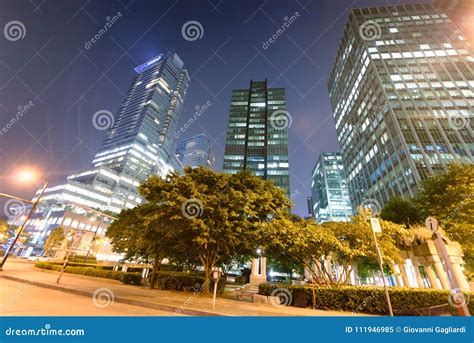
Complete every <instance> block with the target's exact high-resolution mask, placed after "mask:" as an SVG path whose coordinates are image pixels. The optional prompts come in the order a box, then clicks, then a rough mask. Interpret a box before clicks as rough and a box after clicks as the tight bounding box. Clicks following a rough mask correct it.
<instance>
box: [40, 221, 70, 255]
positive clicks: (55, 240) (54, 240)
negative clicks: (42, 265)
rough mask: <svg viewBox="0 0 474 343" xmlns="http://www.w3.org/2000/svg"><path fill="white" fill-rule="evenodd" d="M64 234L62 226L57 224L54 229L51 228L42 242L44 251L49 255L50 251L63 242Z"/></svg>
mask: <svg viewBox="0 0 474 343" xmlns="http://www.w3.org/2000/svg"><path fill="white" fill-rule="evenodd" d="M65 238H66V236H65V235H64V228H62V227H61V226H58V227H57V228H56V229H54V230H53V232H51V233H50V234H49V236H48V238H47V239H46V242H45V243H44V251H45V253H46V255H50V254H51V252H52V251H53V250H54V249H55V248H56V247H58V246H61V244H62V243H63V242H64V239H65Z"/></svg>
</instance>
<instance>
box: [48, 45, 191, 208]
mask: <svg viewBox="0 0 474 343" xmlns="http://www.w3.org/2000/svg"><path fill="white" fill-rule="evenodd" d="M135 72H136V73H137V75H136V76H135V78H134V79H133V81H132V84H131V86H130V88H129V90H128V93H127V96H126V97H125V99H124V100H123V102H122V104H121V106H120V108H119V110H118V112H117V113H116V115H115V117H112V116H108V115H107V113H106V111H102V112H101V113H99V112H97V113H96V114H95V115H94V118H93V123H94V125H95V126H96V127H97V126H100V125H103V124H104V123H108V124H111V125H110V128H109V130H108V133H107V135H106V137H105V138H104V141H103V142H102V145H101V146H100V148H99V150H98V152H97V154H96V155H95V157H94V160H93V161H92V165H93V167H92V168H91V169H89V170H86V171H82V172H79V173H77V174H74V175H71V176H69V177H68V178H67V183H66V184H62V185H57V186H53V187H50V188H48V189H47V190H46V192H45V196H44V199H45V200H49V199H57V200H59V199H60V200H70V201H74V202H76V203H79V204H83V205H87V206H89V207H93V208H99V209H101V210H109V211H112V212H120V210H121V209H123V208H131V207H134V206H136V205H138V204H140V203H141V202H142V199H141V197H140V196H139V195H138V194H137V191H136V188H137V187H138V186H139V185H140V184H141V183H142V182H144V181H145V180H146V179H147V178H148V177H149V176H150V175H155V174H156V175H160V176H165V175H166V174H167V173H168V172H170V171H172V170H179V169H181V163H180V162H179V160H178V159H177V158H176V156H175V154H174V146H173V136H174V133H175V131H176V126H177V122H178V119H179V116H180V113H181V110H182V106H183V101H184V97H185V95H186V91H187V88H188V82H189V76H188V72H187V70H186V68H185V67H184V64H183V61H182V60H181V59H180V58H179V57H178V55H177V54H175V53H172V54H169V55H167V56H165V55H163V54H161V55H159V56H157V57H155V58H153V59H152V60H150V61H147V62H146V63H144V64H142V65H140V66H138V67H136V68H135ZM108 114H110V113H108Z"/></svg>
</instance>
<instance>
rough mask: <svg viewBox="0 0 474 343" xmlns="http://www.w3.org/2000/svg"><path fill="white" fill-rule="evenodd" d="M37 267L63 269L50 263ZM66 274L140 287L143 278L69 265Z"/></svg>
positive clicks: (39, 264) (38, 263)
mask: <svg viewBox="0 0 474 343" xmlns="http://www.w3.org/2000/svg"><path fill="white" fill-rule="evenodd" d="M35 267H37V268H41V269H46V270H54V271H60V270H61V269H62V265H61V264H55V263H49V262H37V263H36V264H35ZM64 272H65V273H70V274H78V275H86V276H94V277H101V278H106V279H113V280H119V281H122V282H123V283H124V284H126V285H139V284H140V282H141V280H142V276H141V274H139V273H126V272H120V271H113V270H104V269H97V268H94V267H77V266H70V265H68V266H67V267H66V269H65V270H64Z"/></svg>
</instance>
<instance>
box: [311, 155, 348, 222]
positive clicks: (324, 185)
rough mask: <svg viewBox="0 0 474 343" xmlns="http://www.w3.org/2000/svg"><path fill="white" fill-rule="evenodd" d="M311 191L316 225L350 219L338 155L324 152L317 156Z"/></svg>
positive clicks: (344, 181) (341, 166) (340, 161)
mask: <svg viewBox="0 0 474 343" xmlns="http://www.w3.org/2000/svg"><path fill="white" fill-rule="evenodd" d="M311 191H312V195H313V213H314V216H315V218H316V221H317V222H318V223H323V222H328V221H335V222H340V221H349V220H350V219H351V217H352V206H351V201H350V198H349V190H348V188H347V182H346V175H345V173H344V167H343V165H342V157H341V154H340V153H337V152H325V153H322V154H321V155H320V156H319V159H318V161H317V162H316V165H315V166H314V168H313V173H312V182H311Z"/></svg>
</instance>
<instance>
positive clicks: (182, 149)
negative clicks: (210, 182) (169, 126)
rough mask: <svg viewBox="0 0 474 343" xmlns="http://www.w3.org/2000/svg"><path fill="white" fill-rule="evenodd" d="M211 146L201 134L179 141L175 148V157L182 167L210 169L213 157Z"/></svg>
mask: <svg viewBox="0 0 474 343" xmlns="http://www.w3.org/2000/svg"><path fill="white" fill-rule="evenodd" d="M211 145H212V143H211V140H210V139H209V137H208V136H207V135H206V134H204V133H201V134H198V135H194V136H192V137H190V138H185V139H183V140H181V141H180V142H179V143H178V146H177V147H176V155H177V156H178V159H179V160H180V161H181V163H182V165H183V167H192V168H196V167H199V166H203V167H205V168H210V169H212V168H213V167H214V162H215V157H214V152H213V151H212V147H211Z"/></svg>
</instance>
